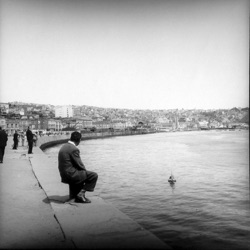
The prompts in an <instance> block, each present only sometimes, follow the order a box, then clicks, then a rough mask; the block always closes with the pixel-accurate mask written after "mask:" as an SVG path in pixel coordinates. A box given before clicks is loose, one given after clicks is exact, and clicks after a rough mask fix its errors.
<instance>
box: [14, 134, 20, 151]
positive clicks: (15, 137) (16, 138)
mask: <svg viewBox="0 0 250 250" xmlns="http://www.w3.org/2000/svg"><path fill="white" fill-rule="evenodd" d="M18 138H19V134H18V133H17V131H16V130H15V133H14V135H13V141H14V145H13V149H17V147H18Z"/></svg>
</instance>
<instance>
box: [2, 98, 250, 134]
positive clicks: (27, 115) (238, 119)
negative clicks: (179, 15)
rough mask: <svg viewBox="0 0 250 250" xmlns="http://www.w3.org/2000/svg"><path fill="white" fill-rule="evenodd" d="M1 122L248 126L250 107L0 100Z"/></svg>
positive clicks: (8, 126)
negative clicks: (132, 106) (105, 105)
mask: <svg viewBox="0 0 250 250" xmlns="http://www.w3.org/2000/svg"><path fill="white" fill-rule="evenodd" d="M0 126H1V127H2V128H3V129H5V130H6V131H7V133H8V134H13V133H14V131H15V130H17V131H22V130H26V129H27V127H28V126H29V127H30V128H31V129H32V130H35V131H42V132H44V133H54V132H58V131H67V130H68V131H70V130H71V131H72V130H78V131H82V132H89V131H100V130H102V131H106V130H138V129H144V130H145V129H146V130H149V131H178V130H198V129H217V128H218V129H219V128H248V126H249V108H232V109H229V110H227V109H223V110H222V109H220V110H200V109H192V110H184V109H181V110H178V109H171V110H132V109H114V108H100V107H93V106H86V105H82V106H73V105H65V106H53V105H45V104H32V103H21V102H10V103H0Z"/></svg>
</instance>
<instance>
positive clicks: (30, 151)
mask: <svg viewBox="0 0 250 250" xmlns="http://www.w3.org/2000/svg"><path fill="white" fill-rule="evenodd" d="M26 137H27V141H28V145H29V150H28V154H33V153H32V149H33V134H32V132H31V131H30V127H28V129H27V131H26Z"/></svg>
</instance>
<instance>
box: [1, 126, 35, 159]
mask: <svg viewBox="0 0 250 250" xmlns="http://www.w3.org/2000/svg"><path fill="white" fill-rule="evenodd" d="M20 137H21V140H22V146H24V141H25V137H26V138H27V141H28V147H29V149H28V154H33V153H32V150H33V143H34V142H35V143H36V141H37V135H34V134H33V133H32V131H31V130H30V128H29V127H28V129H27V131H26V136H25V134H24V132H22V133H21V134H20V135H19V134H18V132H17V131H15V133H14V135H13V141H14V144H13V148H12V149H17V147H18V142H19V138H20ZM7 141H8V134H7V133H6V131H5V130H3V129H2V127H0V163H3V157H4V152H5V147H6V145H7Z"/></svg>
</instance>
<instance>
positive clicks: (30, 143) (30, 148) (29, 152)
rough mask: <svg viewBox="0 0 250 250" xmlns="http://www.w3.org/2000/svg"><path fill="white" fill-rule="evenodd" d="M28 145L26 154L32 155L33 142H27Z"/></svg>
mask: <svg viewBox="0 0 250 250" xmlns="http://www.w3.org/2000/svg"><path fill="white" fill-rule="evenodd" d="M28 145H29V151H28V154H32V148H33V140H29V141H28Z"/></svg>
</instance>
